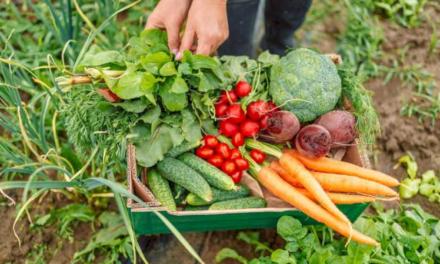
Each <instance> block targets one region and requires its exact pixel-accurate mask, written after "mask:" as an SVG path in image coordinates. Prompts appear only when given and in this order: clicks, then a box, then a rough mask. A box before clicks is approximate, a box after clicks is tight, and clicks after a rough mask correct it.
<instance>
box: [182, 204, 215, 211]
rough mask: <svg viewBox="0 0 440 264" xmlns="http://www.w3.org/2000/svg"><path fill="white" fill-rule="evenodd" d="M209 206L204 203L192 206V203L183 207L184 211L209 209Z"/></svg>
mask: <svg viewBox="0 0 440 264" xmlns="http://www.w3.org/2000/svg"><path fill="white" fill-rule="evenodd" d="M208 208H209V206H207V205H203V206H192V205H187V206H185V209H183V210H184V211H203V210H208Z"/></svg>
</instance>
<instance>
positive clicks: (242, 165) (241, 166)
mask: <svg viewBox="0 0 440 264" xmlns="http://www.w3.org/2000/svg"><path fill="white" fill-rule="evenodd" d="M234 163H235V165H236V166H237V169H238V170H241V171H243V170H247V169H249V162H248V161H247V160H245V159H243V158H238V159H234Z"/></svg>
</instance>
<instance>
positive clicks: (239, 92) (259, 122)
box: [215, 81, 277, 147]
mask: <svg viewBox="0 0 440 264" xmlns="http://www.w3.org/2000/svg"><path fill="white" fill-rule="evenodd" d="M251 92H252V86H251V85H250V84H249V83H247V82H246V81H239V82H238V83H237V84H236V85H235V88H234V89H233V90H232V91H223V92H222V93H221V95H220V97H219V99H218V100H217V102H216V104H215V114H216V117H217V119H218V120H219V132H220V134H223V135H225V136H227V137H229V138H231V141H232V144H233V145H234V146H235V147H240V146H242V145H243V144H244V139H245V138H247V137H255V136H257V134H258V132H260V130H261V129H264V128H266V127H267V119H268V117H269V116H268V114H269V113H270V112H272V111H276V109H277V108H276V106H275V104H274V103H272V102H265V101H263V100H257V101H255V102H252V103H250V104H249V105H248V106H247V109H246V112H245V111H244V110H243V109H242V107H241V104H240V103H239V102H238V100H239V98H243V97H246V96H248V95H249V94H250V93H251Z"/></svg>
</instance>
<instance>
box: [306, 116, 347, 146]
mask: <svg viewBox="0 0 440 264" xmlns="http://www.w3.org/2000/svg"><path fill="white" fill-rule="evenodd" d="M315 124H317V125H321V126H323V127H325V128H326V129H327V130H328V132H330V135H331V136H332V140H333V146H334V147H337V146H339V145H344V144H348V143H350V142H352V141H353V140H354V139H355V138H356V128H355V125H356V119H355V117H354V115H353V114H352V113H350V112H347V111H343V110H334V111H331V112H328V113H326V114H323V115H322V116H321V117H319V118H318V119H317V120H316V121H315Z"/></svg>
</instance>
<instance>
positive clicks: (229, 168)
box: [222, 160, 237, 175]
mask: <svg viewBox="0 0 440 264" xmlns="http://www.w3.org/2000/svg"><path fill="white" fill-rule="evenodd" d="M222 171H223V172H224V173H226V174H228V175H232V174H234V173H235V172H236V171H237V166H236V165H235V163H234V162H233V161H232V160H227V161H225V162H223V165H222Z"/></svg>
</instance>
